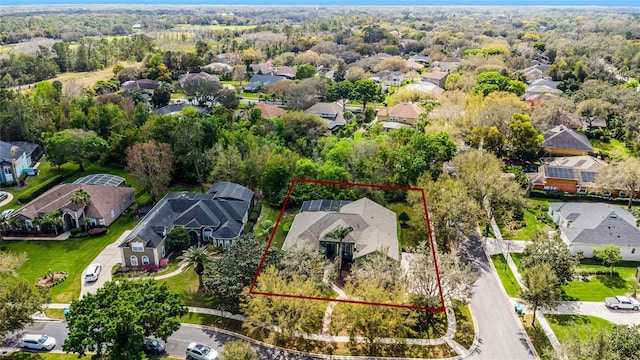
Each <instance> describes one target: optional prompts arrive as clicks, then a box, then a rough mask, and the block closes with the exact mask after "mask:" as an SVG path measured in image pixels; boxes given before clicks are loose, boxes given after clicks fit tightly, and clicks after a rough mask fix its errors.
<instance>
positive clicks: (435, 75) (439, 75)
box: [422, 71, 449, 80]
mask: <svg viewBox="0 0 640 360" xmlns="http://www.w3.org/2000/svg"><path fill="white" fill-rule="evenodd" d="M447 75H449V73H448V72H446V71H429V72H428V73H425V74H424V75H422V78H423V79H434V80H442V79H444V78H445V77H447Z"/></svg>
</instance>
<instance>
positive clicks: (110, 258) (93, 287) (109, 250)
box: [80, 230, 131, 298]
mask: <svg viewBox="0 0 640 360" xmlns="http://www.w3.org/2000/svg"><path fill="white" fill-rule="evenodd" d="M130 232H131V230H126V231H125V232H123V233H122V235H120V237H119V238H118V239H117V240H116V241H115V242H113V243H112V244H109V245H107V247H106V248H104V250H102V252H101V253H100V254H98V256H96V258H95V259H93V261H92V262H91V263H92V264H93V263H99V264H101V265H102V271H101V272H100V276H98V280H96V281H94V282H86V281H84V272H83V273H82V279H81V280H80V281H82V289H81V290H80V298H82V297H83V296H84V295H85V294H88V293H92V294H95V292H96V291H97V290H98V289H100V288H101V287H103V286H104V284H105V283H106V282H107V281H111V269H112V268H113V267H114V266H115V265H116V264H118V263H120V262H121V260H122V256H120V249H118V245H120V243H121V242H122V241H124V239H125V238H126V237H127V236H128V235H129V233H130ZM85 271H86V269H85Z"/></svg>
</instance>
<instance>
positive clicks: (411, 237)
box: [387, 202, 428, 249]
mask: <svg viewBox="0 0 640 360" xmlns="http://www.w3.org/2000/svg"><path fill="white" fill-rule="evenodd" d="M387 208H388V209H389V210H393V212H395V213H396V219H399V217H400V214H402V213H403V212H405V213H407V215H409V219H415V218H416V217H417V215H415V213H414V211H413V208H412V207H411V206H409V204H407V203H404V202H402V203H392V204H388V205H387ZM398 240H400V244H399V246H400V249H402V248H405V247H409V246H411V247H415V246H417V245H418V243H419V239H418V238H417V231H416V229H415V228H414V227H413V226H411V222H410V221H407V222H406V223H405V224H402V222H401V221H400V220H398ZM424 240H428V239H424Z"/></svg>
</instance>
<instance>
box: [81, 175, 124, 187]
mask: <svg viewBox="0 0 640 360" xmlns="http://www.w3.org/2000/svg"><path fill="white" fill-rule="evenodd" d="M73 183H74V184H88V185H107V186H122V185H124V183H125V180H124V178H123V177H120V176H118V175H111V174H91V175H87V176H83V177H81V178H79V179H78V180H76V181H74V182H73Z"/></svg>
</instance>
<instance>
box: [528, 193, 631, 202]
mask: <svg viewBox="0 0 640 360" xmlns="http://www.w3.org/2000/svg"><path fill="white" fill-rule="evenodd" d="M529 197H536V198H544V199H555V200H561V201H581V200H582V201H585V200H586V201H593V202H606V203H610V204H619V205H627V204H628V203H629V198H624V197H611V196H602V195H591V194H585V195H581V194H569V193H564V192H558V191H543V190H531V193H530V194H529ZM633 205H640V199H637V198H636V199H633Z"/></svg>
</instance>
